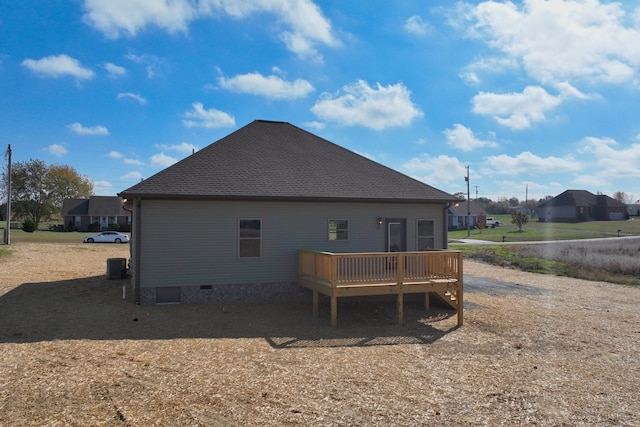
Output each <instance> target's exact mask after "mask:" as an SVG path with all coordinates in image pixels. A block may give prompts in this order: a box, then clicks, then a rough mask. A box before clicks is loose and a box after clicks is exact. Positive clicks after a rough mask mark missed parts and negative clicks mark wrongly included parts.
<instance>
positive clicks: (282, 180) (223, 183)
mask: <svg viewBox="0 0 640 427" xmlns="http://www.w3.org/2000/svg"><path fill="white" fill-rule="evenodd" d="M120 195H121V196H123V197H133V196H140V197H154V198H222V199H298V200H304V199H310V200H370V201H381V200H388V201H425V200H431V201H436V200H437V201H453V200H455V199H454V197H453V196H451V195H450V194H448V193H446V192H444V191H441V190H438V189H436V188H434V187H431V186H429V185H427V184H424V183H422V182H420V181H418V180H415V179H413V178H410V177H408V176H406V175H403V174H401V173H399V172H397V171H395V170H393V169H390V168H387V167H386V166H383V165H380V164H378V163H376V162H373V161H372V160H369V159H367V158H365V157H363V156H360V155H358V154H356V153H353V152H352V151H349V150H347V149H345V148H343V147H340V146H338V145H336V144H334V143H332V142H329V141H327V140H325V139H323V138H320V137H318V136H316V135H313V134H312V133H310V132H307V131H305V130H303V129H300V128H298V127H296V126H293V125H291V124H289V123H285V122H271V121H263V120H256V121H254V122H252V123H250V124H248V125H247V126H244V127H243V128H240V129H238V130H237V131H235V132H233V133H231V134H229V135H228V136H226V137H224V138H222V139H220V140H218V141H217V142H215V143H213V144H211V145H209V146H207V147H205V148H203V149H202V150H200V151H198V152H196V153H194V154H192V155H191V156H189V157H187V158H185V159H184V160H182V161H180V162H178V163H176V164H174V165H172V166H170V167H168V168H166V169H164V170H162V171H160V172H159V173H157V174H156V175H154V176H152V177H150V178H148V179H146V180H144V181H142V182H140V183H138V184H136V185H134V186H133V187H131V188H129V189H127V190H125V191H123V192H122V193H120Z"/></svg>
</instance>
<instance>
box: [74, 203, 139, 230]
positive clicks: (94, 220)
mask: <svg viewBox="0 0 640 427" xmlns="http://www.w3.org/2000/svg"><path fill="white" fill-rule="evenodd" d="M62 217H63V218H64V228H65V229H67V230H75V231H99V230H108V229H118V230H121V231H129V230H130V229H131V212H128V211H126V210H125V209H124V208H123V206H122V201H121V200H120V198H118V197H116V196H91V197H90V198H88V199H66V200H64V201H63V202H62ZM94 227H95V230H94Z"/></svg>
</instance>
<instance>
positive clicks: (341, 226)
mask: <svg viewBox="0 0 640 427" xmlns="http://www.w3.org/2000/svg"><path fill="white" fill-rule="evenodd" d="M329 240H349V220H348V219H330V220H329Z"/></svg>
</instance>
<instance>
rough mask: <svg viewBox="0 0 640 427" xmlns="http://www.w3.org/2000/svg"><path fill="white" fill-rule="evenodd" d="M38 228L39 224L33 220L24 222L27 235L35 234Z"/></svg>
mask: <svg viewBox="0 0 640 427" xmlns="http://www.w3.org/2000/svg"><path fill="white" fill-rule="evenodd" d="M37 228H38V224H37V223H36V222H35V221H34V220H32V219H31V218H27V219H25V220H24V221H22V230H23V231H25V232H27V233H33V232H34V231H36V229H37Z"/></svg>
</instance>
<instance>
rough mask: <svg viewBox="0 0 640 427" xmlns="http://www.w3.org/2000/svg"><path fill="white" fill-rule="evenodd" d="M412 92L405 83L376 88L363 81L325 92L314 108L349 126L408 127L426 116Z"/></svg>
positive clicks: (330, 119)
mask: <svg viewBox="0 0 640 427" xmlns="http://www.w3.org/2000/svg"><path fill="white" fill-rule="evenodd" d="M410 95H411V92H410V91H409V90H408V89H407V88H406V87H405V86H404V85H403V84H402V83H398V84H396V85H388V86H382V85H381V84H380V83H376V86H375V87H373V88H372V87H371V86H369V84H368V83H367V82H365V81H363V80H358V81H357V82H356V83H353V84H351V85H347V86H344V87H343V88H342V91H341V93H338V94H336V96H335V97H334V96H332V95H331V94H328V93H325V94H323V95H322V96H321V99H320V100H319V101H318V102H317V103H316V104H315V105H314V106H313V107H311V111H312V112H313V114H315V115H316V116H317V117H319V118H321V119H323V120H325V121H333V122H336V123H339V124H342V125H346V126H356V125H357V126H364V127H367V128H370V129H374V130H382V129H385V128H388V127H395V126H408V125H409V124H411V122H412V121H413V120H414V119H415V118H417V117H421V116H422V111H420V109H419V108H418V107H416V106H415V105H414V104H413V102H411V99H410Z"/></svg>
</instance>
